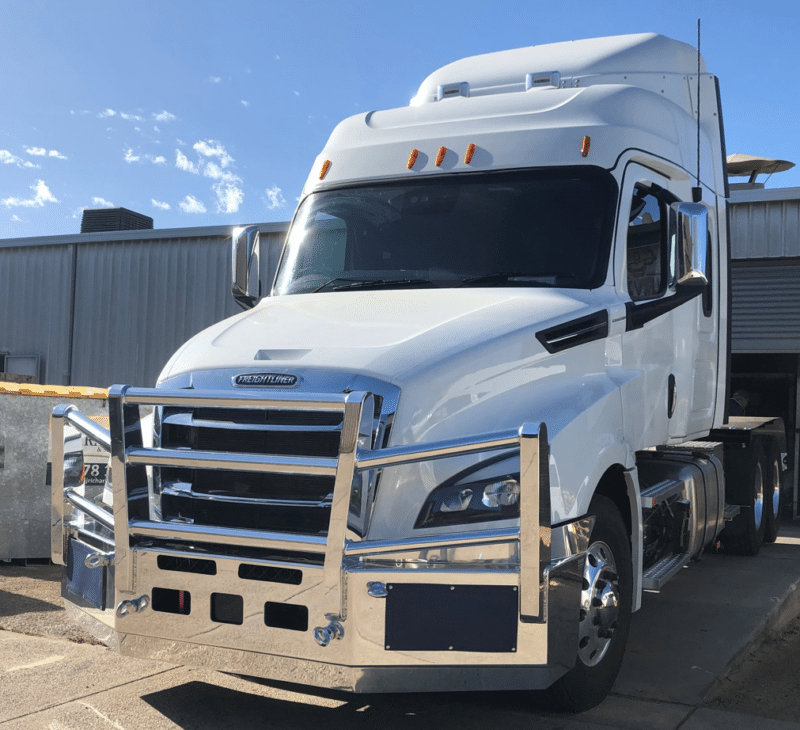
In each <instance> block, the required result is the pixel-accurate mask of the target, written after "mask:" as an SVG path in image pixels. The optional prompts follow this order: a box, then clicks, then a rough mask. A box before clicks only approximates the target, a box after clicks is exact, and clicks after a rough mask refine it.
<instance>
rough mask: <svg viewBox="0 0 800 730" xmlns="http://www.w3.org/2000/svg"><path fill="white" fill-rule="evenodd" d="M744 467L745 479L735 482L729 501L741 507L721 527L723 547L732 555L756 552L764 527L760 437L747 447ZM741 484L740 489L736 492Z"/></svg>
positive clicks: (762, 454) (762, 536)
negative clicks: (731, 519)
mask: <svg viewBox="0 0 800 730" xmlns="http://www.w3.org/2000/svg"><path fill="white" fill-rule="evenodd" d="M743 470H744V473H743V474H742V476H743V478H744V479H743V481H742V483H741V485H736V490H737V492H736V494H735V496H734V497H733V500H732V504H739V505H741V506H742V509H741V511H740V513H739V514H738V515H737V516H736V517H735V518H734V519H733V521H732V522H731V524H730V525H728V526H727V527H726V528H725V529H724V530H723V531H722V534H721V535H720V542H721V543H722V547H723V549H724V551H725V552H727V553H731V554H732V555H758V551H759V550H761V544H762V543H763V542H764V528H765V527H766V520H765V519H764V516H765V509H764V495H765V492H766V489H765V484H766V473H767V471H766V466H765V462H764V447H763V445H762V444H761V442H760V441H755V442H753V444H752V445H751V447H750V449H749V450H748V454H747V461H746V462H745V463H744V465H743ZM732 487H733V485H732ZM740 487H741V488H742V489H743V491H742V492H739V488H740ZM726 497H727V491H726Z"/></svg>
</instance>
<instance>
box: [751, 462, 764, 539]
mask: <svg viewBox="0 0 800 730" xmlns="http://www.w3.org/2000/svg"><path fill="white" fill-rule="evenodd" d="M763 517H764V474H763V472H762V471H761V464H756V483H755V494H754V498H753V520H754V522H755V525H756V530H758V529H759V528H760V527H761V520H762V519H763Z"/></svg>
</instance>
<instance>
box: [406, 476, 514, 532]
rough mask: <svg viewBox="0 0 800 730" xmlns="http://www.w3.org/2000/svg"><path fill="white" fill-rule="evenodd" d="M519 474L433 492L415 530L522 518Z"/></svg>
mask: <svg viewBox="0 0 800 730" xmlns="http://www.w3.org/2000/svg"><path fill="white" fill-rule="evenodd" d="M519 497H520V494H519V475H517V474H507V475H505V476H501V477H495V478H494V479H482V480H481V481H477V482H467V483H465V482H460V483H457V484H451V485H447V484H445V485H442V486H441V487H437V488H436V489H434V490H433V491H432V492H431V493H430V494H429V495H428V499H427V500H426V501H425V504H424V505H423V506H422V509H421V510H420V513H419V517H417V521H416V523H415V524H414V527H415V528H420V527H439V526H441V525H462V524H468V523H471V522H488V521H491V520H508V519H512V518H515V517H519Z"/></svg>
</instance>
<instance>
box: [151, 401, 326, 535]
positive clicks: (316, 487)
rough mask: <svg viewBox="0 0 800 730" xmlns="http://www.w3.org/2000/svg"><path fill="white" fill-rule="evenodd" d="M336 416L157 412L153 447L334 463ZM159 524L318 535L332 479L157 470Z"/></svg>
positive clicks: (322, 532) (323, 525) (227, 410)
mask: <svg viewBox="0 0 800 730" xmlns="http://www.w3.org/2000/svg"><path fill="white" fill-rule="evenodd" d="M341 432H342V414H341V413H330V412H314V411H292V410H269V409H253V408H213V407H202V408H195V409H176V408H165V409H164V412H163V415H162V424H161V446H162V447H163V448H165V449H189V450H199V451H216V452H227V453H245V454H263V455H274V456H291V457H321V458H337V457H338V455H339V443H340V441H341ZM156 474H157V483H158V484H160V490H161V517H162V519H164V520H170V521H171V520H176V521H181V522H191V523H194V524H197V525H203V526H210V527H225V528H242V529H254V530H268V531H270V532H289V533H293V534H303V535H325V534H327V530H328V523H329V521H330V506H331V500H332V495H333V487H334V478H333V477H329V476H311V475H304V474H269V473H258V472H240V471H226V470H221V469H213V470H211V469H191V468H176V467H164V468H162V469H160V470H156Z"/></svg>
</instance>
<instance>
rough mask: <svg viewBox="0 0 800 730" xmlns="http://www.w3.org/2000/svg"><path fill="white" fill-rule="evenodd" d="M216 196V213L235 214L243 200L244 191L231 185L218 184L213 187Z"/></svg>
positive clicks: (225, 183)
mask: <svg viewBox="0 0 800 730" xmlns="http://www.w3.org/2000/svg"><path fill="white" fill-rule="evenodd" d="M214 192H215V193H216V194H217V213H236V212H237V211H238V210H239V206H240V205H241V204H242V200H244V191H243V190H242V189H241V188H240V187H239V186H238V185H234V184H232V183H227V182H224V183H223V182H219V183H217V184H216V185H214Z"/></svg>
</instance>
